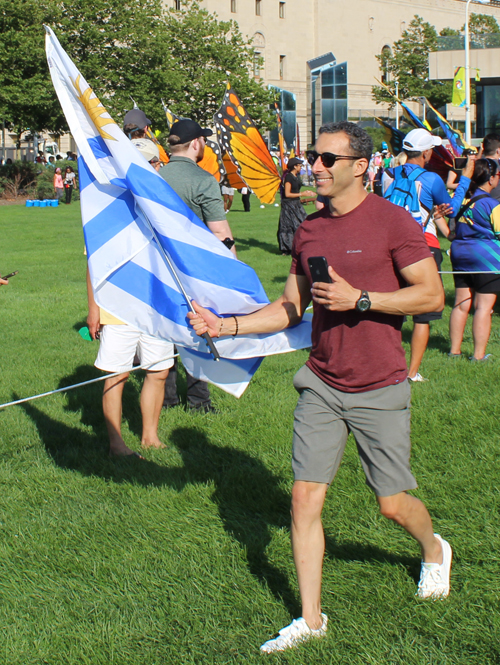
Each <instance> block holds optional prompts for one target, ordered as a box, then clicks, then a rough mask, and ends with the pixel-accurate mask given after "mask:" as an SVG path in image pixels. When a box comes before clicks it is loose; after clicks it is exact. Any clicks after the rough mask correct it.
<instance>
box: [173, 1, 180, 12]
mask: <svg viewBox="0 0 500 665" xmlns="http://www.w3.org/2000/svg"><path fill="white" fill-rule="evenodd" d="M180 8H181V0H174V9H175V10H176V11H180Z"/></svg>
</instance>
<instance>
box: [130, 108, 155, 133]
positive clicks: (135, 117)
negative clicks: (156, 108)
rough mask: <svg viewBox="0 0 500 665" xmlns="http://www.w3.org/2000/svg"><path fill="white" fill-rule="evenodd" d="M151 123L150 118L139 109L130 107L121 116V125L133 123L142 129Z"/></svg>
mask: <svg viewBox="0 0 500 665" xmlns="http://www.w3.org/2000/svg"><path fill="white" fill-rule="evenodd" d="M150 124H151V120H150V119H149V118H147V117H146V114H145V113H144V111H141V109H132V110H131V111H127V113H126V114H125V117H124V118H123V125H124V126H125V125H135V126H136V127H137V129H144V127H147V126H148V125H150Z"/></svg>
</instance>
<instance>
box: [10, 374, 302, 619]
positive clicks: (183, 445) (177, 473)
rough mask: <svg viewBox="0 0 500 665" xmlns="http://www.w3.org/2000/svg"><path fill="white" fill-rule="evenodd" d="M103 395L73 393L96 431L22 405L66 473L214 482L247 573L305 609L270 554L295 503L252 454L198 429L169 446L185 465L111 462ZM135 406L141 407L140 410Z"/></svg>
mask: <svg viewBox="0 0 500 665" xmlns="http://www.w3.org/2000/svg"><path fill="white" fill-rule="evenodd" d="M91 369H92V368H90V367H84V368H79V372H78V374H79V378H80V380H85V379H84V378H82V374H84V373H85V371H86V372H88V373H90V370H91ZM93 376H95V370H94V372H93ZM69 378H71V379H72V380H71V381H70V380H65V381H64V383H65V384H66V385H70V384H71V383H72V382H74V381H73V380H74V378H75V375H73V377H68V379H69ZM127 385H128V384H127ZM126 388H127V386H126ZM101 391H102V387H101V386H100V385H99V384H97V385H92V386H88V387H85V388H81V389H78V391H74V392H73V391H71V392H68V406H67V407H66V408H67V409H68V410H71V411H80V412H81V422H82V424H83V425H86V426H87V428H88V429H90V430H91V431H88V430H87V431H85V430H84V429H82V428H79V427H71V426H70V425H67V424H65V423H62V422H59V421H57V420H55V419H54V418H52V417H50V416H48V415H47V414H45V413H43V411H41V410H40V409H38V408H37V407H36V406H34V405H33V404H30V403H27V404H23V405H22V408H23V409H24V411H25V413H26V414H27V415H28V417H29V418H30V419H31V420H32V421H33V423H34V424H35V426H36V427H37V430H38V433H39V435H40V439H41V441H42V442H43V444H44V446H45V449H46V451H47V453H48V455H49V456H50V457H51V458H52V459H53V461H54V463H55V464H57V466H59V467H60V468H62V469H66V470H68V471H76V472H78V473H81V474H84V475H87V476H99V477H102V478H105V479H106V480H108V481H111V482H116V483H125V482H129V483H133V484H135V485H137V484H139V485H143V486H144V487H151V486H152V485H153V486H168V487H171V488H172V489H174V490H176V491H182V489H183V488H184V487H185V486H186V485H193V484H203V485H206V484H213V485H214V486H215V490H214V492H213V494H212V497H211V498H212V500H213V502H214V504H215V505H216V506H217V509H218V511H219V515H220V519H221V521H222V524H223V526H224V529H225V530H226V532H227V533H228V534H230V536H231V537H232V538H234V539H235V540H236V541H237V542H238V543H239V544H240V545H241V546H242V548H243V550H244V551H245V555H246V559H247V563H248V568H249V571H250V573H251V574H252V575H253V576H255V577H256V578H257V579H258V580H259V582H260V583H262V584H264V585H266V586H267V587H268V588H269V589H270V591H271V592H272V593H273V595H274V596H275V598H276V599H278V600H279V601H280V602H283V603H284V605H285V606H286V608H287V609H288V611H289V612H290V614H291V615H292V616H298V615H299V614H300V604H299V603H298V601H297V598H296V596H295V594H294V591H293V590H292V588H291V586H290V583H289V580H288V576H287V575H286V574H284V573H283V572H281V571H280V570H279V569H278V568H277V567H275V566H274V565H273V564H272V563H271V562H270V561H269V560H268V558H267V554H266V549H267V547H268V545H269V543H270V541H271V527H278V528H281V527H288V526H289V522H290V517H289V506H290V497H289V495H288V493H287V492H285V491H283V490H282V489H281V487H280V483H281V479H280V478H279V477H278V476H275V475H274V474H273V473H271V472H270V471H269V469H267V468H266V467H265V466H264V464H263V463H262V462H261V461H260V460H258V459H256V458H254V457H252V456H250V455H248V454H247V453H245V452H242V451H240V450H236V449H234V448H231V447H228V446H218V445H214V444H212V443H211V442H210V440H209V439H208V437H207V436H206V434H205V433H204V432H203V431H202V430H199V429H196V428H195V427H180V428H177V429H175V430H174V431H173V432H172V434H171V437H170V440H169V441H168V444H169V445H170V446H174V447H175V448H176V449H177V451H178V452H179V454H180V455H181V457H182V462H183V464H182V466H180V467H179V466H177V467H165V466H161V465H159V464H156V463H154V462H152V461H149V460H139V459H137V458H128V459H127V458H125V459H114V460H110V459H109V458H108V457H107V454H108V438H107V433H106V428H105V426H104V423H103V418H102V408H101V394H102V393H101ZM128 392H129V395H125V392H124V413H127V411H128V420H129V426H131V429H135V428H137V426H140V412H139V408H138V406H137V402H138V395H137V389H136V388H135V387H134V386H132V385H131V386H130V388H129V390H128ZM131 401H135V402H136V406H135V407H134V405H133V404H131V403H130V402H131ZM134 408H135V411H134Z"/></svg>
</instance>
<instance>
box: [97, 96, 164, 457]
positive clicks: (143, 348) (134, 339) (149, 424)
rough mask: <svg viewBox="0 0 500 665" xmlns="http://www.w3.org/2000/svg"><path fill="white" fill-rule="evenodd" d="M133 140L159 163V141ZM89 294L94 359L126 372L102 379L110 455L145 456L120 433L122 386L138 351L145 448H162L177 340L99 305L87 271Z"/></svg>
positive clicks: (136, 113)
mask: <svg viewBox="0 0 500 665" xmlns="http://www.w3.org/2000/svg"><path fill="white" fill-rule="evenodd" d="M131 114H132V115H131ZM141 114H142V115H141ZM127 116H128V119H129V121H130V122H135V123H137V122H139V124H142V125H148V124H149V120H148V119H147V118H146V116H145V115H144V113H143V112H142V111H140V110H139V109H134V110H133V111H130V112H129V113H128V114H127ZM127 116H126V119H127ZM142 116H144V117H142ZM141 120H142V122H141ZM146 121H147V122H146ZM146 128H147V127H146ZM136 129H137V128H136ZM132 142H133V143H134V145H135V146H136V148H137V149H138V150H139V152H140V153H141V154H142V155H143V157H145V159H147V160H148V161H149V163H150V164H152V166H153V167H155V162H158V160H159V151H158V146H156V145H155V144H154V143H153V141H150V140H149V139H146V138H138V139H134V140H133V141H132ZM155 168H156V167H155ZM87 295H88V303H89V314H88V317H87V325H88V327H89V331H90V334H91V336H92V339H98V338H100V341H101V344H100V347H99V353H98V354H97V359H96V361H95V363H94V364H95V366H96V367H98V368H99V369H102V370H103V371H105V372H110V373H111V374H114V373H115V372H122V373H121V374H119V375H118V376H114V377H110V378H109V379H106V381H105V382H104V393H103V397H102V410H103V413H104V419H105V421H106V427H107V429H108V434H109V454H110V457H115V456H116V457H129V456H135V457H141V456H140V455H139V454H138V453H136V452H134V451H133V450H130V448H129V447H128V446H127V445H126V444H125V442H124V440H123V438H122V434H121V422H122V395H123V388H124V386H125V382H126V381H127V378H128V376H129V373H130V370H131V369H132V367H133V364H134V357H135V356H136V354H137V356H138V357H139V360H140V363H141V365H146V364H147V365H150V367H149V369H147V370H146V377H145V379H144V384H143V386H142V391H141V413H142V437H141V445H142V446H144V447H145V448H148V447H153V448H162V447H163V443H162V442H161V441H160V439H159V438H158V423H159V420H160V413H161V409H162V405H163V399H164V397H165V381H166V378H167V376H168V371H169V369H170V368H171V367H173V364H174V359H173V356H174V345H173V344H172V343H170V342H167V341H166V340H164V339H161V338H159V337H153V336H152V335H146V334H145V333H143V332H141V331H140V330H137V328H134V327H132V326H130V325H127V324H125V323H123V321H120V320H119V319H117V318H116V317H114V316H112V315H111V314H109V313H108V312H105V311H104V310H102V309H100V308H99V307H98V305H97V304H96V302H95V300H94V294H93V290H92V284H91V281H90V276H89V272H88V270H87Z"/></svg>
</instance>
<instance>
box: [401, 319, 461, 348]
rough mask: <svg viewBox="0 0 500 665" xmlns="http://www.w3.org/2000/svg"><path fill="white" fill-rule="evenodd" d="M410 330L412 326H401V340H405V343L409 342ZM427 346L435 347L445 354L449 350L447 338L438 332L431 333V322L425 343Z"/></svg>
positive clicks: (411, 330)
mask: <svg viewBox="0 0 500 665" xmlns="http://www.w3.org/2000/svg"><path fill="white" fill-rule="evenodd" d="M412 332H413V328H403V331H402V337H403V342H405V343H406V344H410V342H411V335H412ZM427 348H428V349H437V350H438V351H441V353H445V354H446V355H447V354H448V351H449V350H450V340H449V338H447V337H443V336H442V335H439V334H438V335H435V334H433V333H432V323H431V335H430V337H429V343H428V344H427Z"/></svg>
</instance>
